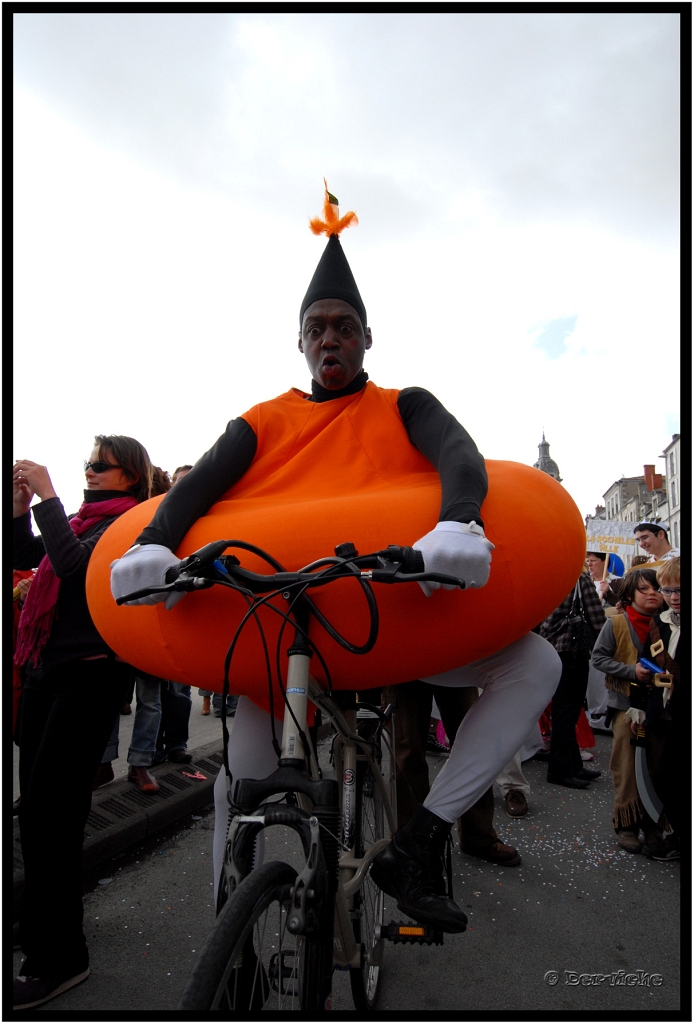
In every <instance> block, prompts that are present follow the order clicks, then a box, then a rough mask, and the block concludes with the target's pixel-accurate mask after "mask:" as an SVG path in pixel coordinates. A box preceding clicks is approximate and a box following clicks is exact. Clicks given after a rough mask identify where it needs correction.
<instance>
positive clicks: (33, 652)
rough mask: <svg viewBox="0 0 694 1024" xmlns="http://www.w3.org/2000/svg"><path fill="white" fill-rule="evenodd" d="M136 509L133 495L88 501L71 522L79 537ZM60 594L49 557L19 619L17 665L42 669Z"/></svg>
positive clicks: (73, 530) (31, 589) (41, 564)
mask: <svg viewBox="0 0 694 1024" xmlns="http://www.w3.org/2000/svg"><path fill="white" fill-rule="evenodd" d="M135 505H137V500H136V499H135V498H133V497H132V496H131V495H129V494H124V495H123V497H122V498H109V499H107V500H106V501H98V502H92V501H85V502H83V503H82V504H81V505H80V508H79V512H78V513H77V515H74V516H73V517H72V519H71V520H70V529H71V530H72V532H73V533H74V534H75V536H76V537H79V536H80V535H81V534H83V533H85V531H87V530H89V529H91V527H93V526H96V524H97V523H100V522H101V521H102V520H103V519H110V518H113V517H115V516H119V515H122V513H123V512H127V511H128V509H129V508H134V506H135ZM59 593H60V580H59V579H58V577H57V576H56V574H55V573H54V572H53V566H52V565H51V562H50V559H49V557H48V555H44V557H43V558H42V559H41V561H40V563H39V567H38V569H37V570H36V575H35V576H34V579H33V581H32V584H31V587H30V588H29V593H28V594H27V598H26V601H25V602H24V607H23V608H22V614H21V615H20V618H19V626H18V630H17V648H16V650H15V655H14V660H15V664H17V665H24V664H26V662H27V661H29V659H30V658H31V664H32V666H33V667H34V668H36V666H37V665H38V661H39V655H40V653H41V651H42V649H43V647H44V645H45V643H46V641H47V640H48V637H49V636H50V632H51V626H52V625H53V616H54V614H55V606H56V605H57V603H58V594H59Z"/></svg>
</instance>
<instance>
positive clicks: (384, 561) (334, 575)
mask: <svg viewBox="0 0 694 1024" xmlns="http://www.w3.org/2000/svg"><path fill="white" fill-rule="evenodd" d="M229 547H242V548H247V549H250V550H255V549H253V548H252V546H251V545H247V544H245V543H243V542H241V541H235V540H217V541H212V543H210V544H205V546H204V547H202V548H200V549H199V550H198V551H194V552H193V554H192V555H189V556H188V557H187V558H184V559H182V560H181V561H180V562H179V563H178V565H174V566H171V567H170V568H169V569H167V570H166V573H165V577H164V581H165V582H164V585H163V586H155V587H152V586H150V587H145V588H143V589H141V590H137V591H135V592H134V593H132V594H126V595H125V596H124V597H119V598H116V604H118V605H122V604H125V602H126V601H134V600H136V599H137V598H140V597H148V596H149V595H151V594H162V593H171V592H174V591H192V590H202V589H207V588H208V587H211V586H214V584H215V583H221V582H223V581H225V582H226V580H229V579H230V580H233V581H235V583H236V584H240V586H241V588H242V589H243V590H246V591H251V592H252V593H258V594H262V593H268V592H270V591H273V590H283V589H285V588H289V587H297V586H300V587H302V588H313V587H320V586H324V585H325V584H326V583H331V582H332V581H333V580H335V579H349V578H355V577H356V578H358V579H362V580H366V581H369V582H373V583H419V582H422V583H423V582H427V583H442V584H448V585H449V586H454V587H459V588H460V589H461V590H463V589H465V581H464V580H461V579H457V578H456V577H455V576H449V575H447V574H446V573H440V572H426V571H425V569H424V558H423V557H422V553H421V551H416V550H415V549H414V548H411V547H406V546H400V545H397V544H391V545H389V547H387V548H384V549H383V550H381V551H374V552H372V553H371V554H368V555H360V554H359V553H358V551H357V549H356V548H355V547H354V545H353V544H351V543H345V544H338V545H337V547H336V548H335V557H333V558H321V559H318V561H316V562H312V563H310V564H309V565H307V566H304V568H303V569H299V570H298V571H296V572H285V571H284V570H282V571H278V572H274V573H268V574H262V573H255V572H251V571H250V570H249V569H244V568H242V567H241V564H240V563H239V560H238V558H236V556H235V555H224V554H223V552H224V551H225V550H226V549H227V548H229ZM276 564H278V565H279V563H276ZM225 577H226V580H225Z"/></svg>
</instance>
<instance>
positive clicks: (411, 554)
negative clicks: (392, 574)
mask: <svg viewBox="0 0 694 1024" xmlns="http://www.w3.org/2000/svg"><path fill="white" fill-rule="evenodd" d="M402 553H403V560H402V567H401V570H400V571H401V572H403V573H411V572H424V555H423V554H422V552H421V551H416V550H415V548H403V549H402Z"/></svg>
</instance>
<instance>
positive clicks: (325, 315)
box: [299, 299, 371, 391]
mask: <svg viewBox="0 0 694 1024" xmlns="http://www.w3.org/2000/svg"><path fill="white" fill-rule="evenodd" d="M367 348H371V328H370V327H367V328H366V330H364V328H363V327H362V323H361V320H360V319H359V315H358V313H357V311H356V309H354V307H353V306H350V304H349V303H348V302H344V301H343V300H342V299H319V301H318V302H314V303H312V305H310V306H309V307H308V309H307V310H306V312H305V313H304V321H303V323H302V325H301V334H300V335H299V351H300V352H303V354H304V356H305V357H306V362H307V364H308V368H309V370H310V372H311V376H312V377H313V379H314V380H315V381H317V382H318V383H319V384H321V385H322V386H323V387H324V388H327V389H328V390H329V391H337V390H338V389H339V388H345V387H347V385H348V384H351V383H352V381H353V380H354V378H355V377H356V375H357V374H358V373H359V371H360V370H361V368H362V364H363V362H364V352H365V351H366V349H367Z"/></svg>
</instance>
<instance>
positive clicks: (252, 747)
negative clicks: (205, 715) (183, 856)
mask: <svg viewBox="0 0 694 1024" xmlns="http://www.w3.org/2000/svg"><path fill="white" fill-rule="evenodd" d="M275 725H276V730H277V739H278V740H281V739H282V722H281V721H278V720H277V719H275ZM229 727H230V729H229V731H230V736H229V747H228V752H229V770H230V771H231V774H232V777H233V779H234V783H235V782H236V780H237V779H264V778H266V777H267V776H268V775H271V774H272V772H274V771H275V769H276V768H277V754H276V753H275V751H274V750H273V747H272V731H271V729H270V715H269V714H268V712H267V711H263V709H262V708H259V707H258V705H257V704H254V703H253V701H252V700H251V699H250V698H249V697H239V703H238V706H237V708H236V714H235V716H234V718H233V719H232V720H231V721H230V722H229ZM228 827H229V802H228V800H227V783H226V772H225V771H224V765H222V767H221V769H220V771H219V775H218V776H217V780H216V782H215V784H214V839H213V841H212V864H213V870H214V899H215V904H216V902H217V889H218V887H219V878H220V875H221V871H222V864H223V863H224V844H225V843H226V838H227V829H228ZM258 853H260V851H258Z"/></svg>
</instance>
